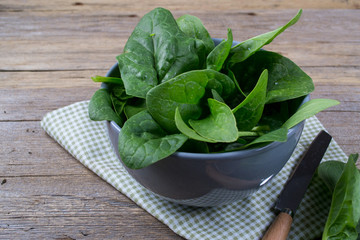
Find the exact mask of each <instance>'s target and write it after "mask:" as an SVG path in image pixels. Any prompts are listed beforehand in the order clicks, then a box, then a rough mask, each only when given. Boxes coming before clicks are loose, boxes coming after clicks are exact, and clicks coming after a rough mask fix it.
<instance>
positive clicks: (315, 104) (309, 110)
mask: <svg viewBox="0 0 360 240" xmlns="http://www.w3.org/2000/svg"><path fill="white" fill-rule="evenodd" d="M338 104H339V102H338V101H336V100H333V99H312V100H310V101H308V102H306V103H304V104H303V105H301V107H300V108H299V109H298V111H297V112H296V113H294V115H292V116H291V117H290V118H289V119H288V120H287V121H286V122H285V123H284V125H283V127H285V128H287V129H290V128H292V127H294V126H295V125H297V124H298V123H300V122H302V121H304V120H305V119H307V118H309V117H311V116H313V115H315V114H317V113H318V112H321V111H323V110H325V109H327V108H329V107H332V106H335V105H338Z"/></svg>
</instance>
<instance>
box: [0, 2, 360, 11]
mask: <svg viewBox="0 0 360 240" xmlns="http://www.w3.org/2000/svg"><path fill="white" fill-rule="evenodd" d="M157 6H162V7H165V8H169V9H172V10H184V9H185V10H187V9H201V11H205V12H206V11H209V10H220V11H223V10H227V9H289V8H290V9H298V8H312V9H313V8H318V9H332V8H338V9H358V8H360V4H359V1H357V0H347V1H342V0H317V1H312V0H302V1H276V0H267V1H264V0H253V1H217V0H198V1H191V0H183V1H162V2H161V3H160V2H159V3H156V2H154V1H151V0H143V1H130V0H122V1H121V2H118V1H115V0H105V1H101V2H99V1H96V0H79V1H75V0H65V1H62V0H55V1H51V2H48V1H45V0H35V1H31V2H29V3H27V4H26V5H25V4H22V2H17V1H12V2H8V3H5V4H3V6H2V8H1V10H2V11H9V12H10V11H12V12H19V11H21V12H23V11H24V12H34V11H46V12H56V11H76V12H86V11H89V10H93V9H96V10H97V11H107V12H115V11H119V10H124V9H126V10H128V11H132V12H143V11H150V10H151V9H153V8H154V7H157Z"/></svg>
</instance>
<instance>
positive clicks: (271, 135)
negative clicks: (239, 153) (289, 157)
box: [241, 99, 339, 149]
mask: <svg viewBox="0 0 360 240" xmlns="http://www.w3.org/2000/svg"><path fill="white" fill-rule="evenodd" d="M337 104H339V102H338V101H336V100H332V99H312V100H310V101H309V102H306V103H304V104H303V105H301V107H300V108H299V109H298V111H297V112H296V113H294V115H292V116H291V117H290V118H289V119H288V120H287V121H286V122H285V123H284V124H283V125H282V126H281V127H280V128H278V129H275V130H272V131H270V132H268V133H266V134H264V135H261V136H260V137H258V138H256V139H255V140H254V141H252V142H250V143H249V144H247V145H244V146H243V147H241V149H244V148H248V147H250V146H252V145H255V144H259V143H269V142H274V141H276V142H285V141H286V140H287V133H288V130H289V129H290V128H292V127H294V126H295V125H297V124H298V123H300V122H302V121H303V120H305V119H307V118H309V117H311V116H313V115H315V114H316V113H318V112H320V111H323V110H325V109H327V108H329V107H332V106H334V105H337Z"/></svg>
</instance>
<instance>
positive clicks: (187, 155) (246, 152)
mask: <svg viewBox="0 0 360 240" xmlns="http://www.w3.org/2000/svg"><path fill="white" fill-rule="evenodd" d="M212 39H213V41H214V43H215V44H219V43H220V42H221V41H223V40H224V39H221V38H212ZM239 43H240V42H238V41H233V46H234V45H237V44H239ZM116 68H118V63H115V64H114V65H113V66H112V67H111V68H110V69H109V70H108V72H107V73H106V77H109V76H110V74H111V73H112V72H113V71H114V70H115V69H116ZM101 88H106V84H104V83H102V84H101ZM309 100H310V95H307V96H305V98H304V99H303V101H302V102H301V104H300V106H301V105H303V104H304V103H305V102H307V101H309ZM107 122H108V123H109V124H110V125H111V126H112V127H113V128H114V129H115V130H116V131H117V134H119V133H120V131H121V127H120V126H119V125H117V124H116V123H115V122H114V121H107ZM304 124H305V120H304V121H302V122H300V123H298V124H297V125H295V126H294V127H292V128H290V129H289V130H288V134H287V138H288V139H289V138H290V136H291V135H293V134H296V132H297V131H298V130H300V129H299V128H303V126H304ZM282 143H283V142H276V141H274V142H271V143H269V144H267V145H265V146H262V147H259V148H251V149H243V150H236V151H229V152H215V153H191V152H175V153H173V154H171V156H175V157H179V158H182V159H184V160H185V159H189V160H194V158H196V159H199V160H202V159H204V160H211V159H214V160H215V159H219V158H220V157H222V158H228V157H232V156H236V157H250V156H253V155H257V154H259V153H263V152H267V151H269V150H271V149H273V148H276V147H277V146H279V145H281V144H282Z"/></svg>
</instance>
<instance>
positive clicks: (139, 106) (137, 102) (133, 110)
mask: <svg viewBox="0 0 360 240" xmlns="http://www.w3.org/2000/svg"><path fill="white" fill-rule="evenodd" d="M146 109H147V108H146V102H145V99H142V98H137V99H131V101H127V102H126V105H125V107H124V113H125V116H126V118H127V119H129V118H131V117H132V116H134V115H135V114H137V113H139V112H141V111H143V110H146Z"/></svg>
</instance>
